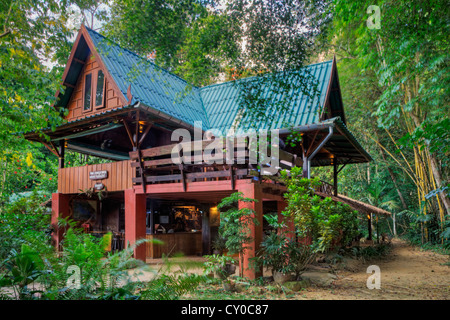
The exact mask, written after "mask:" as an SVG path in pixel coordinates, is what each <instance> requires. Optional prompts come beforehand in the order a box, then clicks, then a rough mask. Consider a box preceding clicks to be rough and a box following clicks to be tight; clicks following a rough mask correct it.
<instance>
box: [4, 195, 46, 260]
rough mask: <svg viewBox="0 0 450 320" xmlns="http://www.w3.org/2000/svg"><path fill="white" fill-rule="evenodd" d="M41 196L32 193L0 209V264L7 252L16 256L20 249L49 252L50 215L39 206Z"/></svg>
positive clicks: (17, 198)
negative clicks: (12, 251) (26, 248)
mask: <svg viewBox="0 0 450 320" xmlns="http://www.w3.org/2000/svg"><path fill="white" fill-rule="evenodd" d="M44 200H45V198H44V197H43V195H41V194H39V193H37V192H33V193H31V192H30V193H26V194H24V195H20V196H18V197H16V198H15V200H13V201H12V202H10V203H8V204H7V205H6V206H4V207H3V213H2V214H1V215H0V241H1V243H2V246H1V247H0V260H4V259H6V258H7V256H8V255H9V253H10V252H11V250H15V251H16V252H20V250H21V247H22V245H24V244H25V245H28V246H30V247H32V248H35V249H36V248H40V250H41V251H42V252H49V251H50V250H51V248H50V228H49V227H50V226H49V224H50V215H49V214H47V212H46V208H45V207H44V206H41V203H42V202H43V201H44Z"/></svg>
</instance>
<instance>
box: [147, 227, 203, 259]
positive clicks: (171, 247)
mask: <svg viewBox="0 0 450 320" xmlns="http://www.w3.org/2000/svg"><path fill="white" fill-rule="evenodd" d="M146 238H147V240H153V239H158V240H161V241H162V242H163V243H162V244H157V243H152V242H149V243H147V248H146V249H147V250H146V255H147V258H154V259H155V258H161V257H162V255H163V254H166V255H167V254H169V253H170V254H171V255H173V254H176V253H180V252H182V253H183V254H185V255H187V256H195V255H201V254H202V234H201V232H195V233H194V232H192V233H190V232H175V233H158V234H147V237H146Z"/></svg>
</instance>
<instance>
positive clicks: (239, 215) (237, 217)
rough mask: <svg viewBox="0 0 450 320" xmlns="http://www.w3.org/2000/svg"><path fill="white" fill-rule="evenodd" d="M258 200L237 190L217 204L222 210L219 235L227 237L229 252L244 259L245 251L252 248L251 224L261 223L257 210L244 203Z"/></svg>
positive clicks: (241, 272)
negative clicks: (250, 245) (256, 216)
mask: <svg viewBox="0 0 450 320" xmlns="http://www.w3.org/2000/svg"><path fill="white" fill-rule="evenodd" d="M256 201H257V200H255V199H251V198H246V197H244V196H243V193H242V192H235V193H233V194H231V195H230V196H229V197H226V198H223V199H222V201H221V202H220V203H219V204H218V206H217V208H218V209H219V211H220V226H219V235H220V236H221V237H222V238H224V239H226V242H225V246H226V248H227V249H228V250H229V254H231V255H233V254H240V255H241V259H242V260H243V253H244V251H245V250H246V249H248V248H250V247H249V244H250V243H251V242H252V241H253V237H252V236H251V234H250V231H251V226H252V225H258V224H259V221H258V220H257V219H256V218H255V211H254V210H253V209H250V208H247V207H245V206H243V205H242V204H244V205H245V204H246V203H247V204H250V203H253V202H256ZM239 203H241V205H240V204H239ZM239 274H240V276H242V275H243V261H241V268H240V272H239Z"/></svg>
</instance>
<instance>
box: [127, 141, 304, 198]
mask: <svg viewBox="0 0 450 320" xmlns="http://www.w3.org/2000/svg"><path fill="white" fill-rule="evenodd" d="M211 143H212V141H211V140H202V141H195V142H188V143H178V144H171V145H166V146H161V147H155V148H150V149H145V150H141V151H133V152H130V159H131V160H132V161H133V162H132V163H131V166H132V167H133V168H136V169H137V173H136V177H135V178H133V183H134V184H135V185H142V184H144V185H146V184H152V183H166V182H182V183H183V186H184V189H185V190H186V183H187V182H193V181H213V180H230V183H231V184H232V186H233V188H234V181H235V180H236V179H245V178H253V177H259V178H261V177H262V176H267V175H272V176H273V175H276V174H277V173H278V172H279V170H281V169H287V170H290V169H291V168H292V167H293V166H294V165H299V161H298V159H297V157H296V155H294V154H291V153H289V152H286V151H284V150H281V149H278V151H277V152H278V155H275V152H274V153H273V157H272V155H271V149H270V148H267V152H266V153H267V156H265V157H264V158H263V157H262V156H261V153H259V152H255V151H254V149H253V148H250V147H249V142H248V141H232V142H230V143H229V144H228V147H227V144H226V140H223V144H221V146H223V148H221V149H219V151H217V150H215V152H214V151H213V150H212V149H213V148H212V147H211Z"/></svg>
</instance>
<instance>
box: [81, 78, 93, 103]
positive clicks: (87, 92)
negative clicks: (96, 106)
mask: <svg viewBox="0 0 450 320" xmlns="http://www.w3.org/2000/svg"><path fill="white" fill-rule="evenodd" d="M91 100H92V74H90V73H89V74H87V75H86V76H85V77H84V103H83V111H90V110H91V107H92V101H91Z"/></svg>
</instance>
